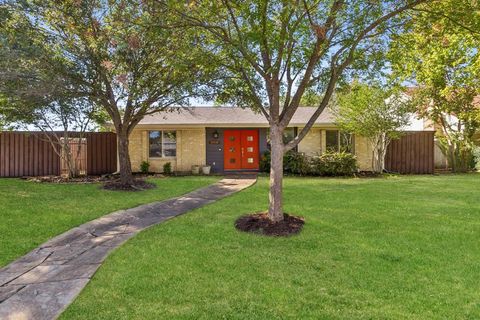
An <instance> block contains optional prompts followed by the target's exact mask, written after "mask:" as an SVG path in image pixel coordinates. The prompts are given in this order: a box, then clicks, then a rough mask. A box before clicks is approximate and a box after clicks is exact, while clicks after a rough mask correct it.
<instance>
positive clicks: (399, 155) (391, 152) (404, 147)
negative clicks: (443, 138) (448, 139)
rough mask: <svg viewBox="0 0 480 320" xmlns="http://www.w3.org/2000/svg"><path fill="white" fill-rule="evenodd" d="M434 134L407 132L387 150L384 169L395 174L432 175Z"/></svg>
mask: <svg viewBox="0 0 480 320" xmlns="http://www.w3.org/2000/svg"><path fill="white" fill-rule="evenodd" d="M434 146H435V144H434V132H433V131H415V132H408V133H406V134H405V135H404V136H402V137H401V138H400V139H397V140H393V141H392V142H390V145H389V146H388V148H387V154H386V156H385V169H387V170H388V171H392V172H397V173H410V174H415V173H416V174H431V173H434V170H435V167H434Z"/></svg>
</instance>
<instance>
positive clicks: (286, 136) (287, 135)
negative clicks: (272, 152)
mask: <svg viewBox="0 0 480 320" xmlns="http://www.w3.org/2000/svg"><path fill="white" fill-rule="evenodd" d="M296 136H297V128H296V127H295V128H292V127H290V128H285V130H284V131H283V143H289V142H290V141H292V140H293V139H294V138H295V137H296ZM267 147H268V149H270V129H267ZM297 149H298V146H295V148H294V150H295V151H296V150H297Z"/></svg>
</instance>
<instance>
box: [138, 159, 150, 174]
mask: <svg viewBox="0 0 480 320" xmlns="http://www.w3.org/2000/svg"><path fill="white" fill-rule="evenodd" d="M149 169H150V163H149V162H148V161H142V163H141V164H140V171H141V172H142V173H145V174H147V173H148V172H149Z"/></svg>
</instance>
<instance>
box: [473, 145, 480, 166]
mask: <svg viewBox="0 0 480 320" xmlns="http://www.w3.org/2000/svg"><path fill="white" fill-rule="evenodd" d="M472 153H473V157H472V158H473V164H472V168H473V169H474V170H480V147H479V146H475V147H473V152H472Z"/></svg>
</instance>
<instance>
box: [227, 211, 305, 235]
mask: <svg viewBox="0 0 480 320" xmlns="http://www.w3.org/2000/svg"><path fill="white" fill-rule="evenodd" d="M304 224H305V220H304V218H302V217H296V216H291V215H288V214H284V219H283V221H280V222H272V221H271V220H270V219H269V218H268V214H267V213H266V212H261V213H256V214H252V215H245V216H242V217H240V218H238V219H237V221H235V228H237V229H238V230H240V231H244V232H251V233H256V234H261V235H265V236H272V237H288V236H290V235H294V234H298V233H300V231H302V228H303V225H304Z"/></svg>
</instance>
